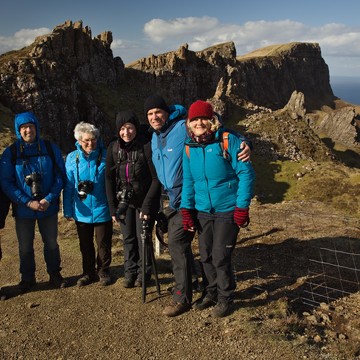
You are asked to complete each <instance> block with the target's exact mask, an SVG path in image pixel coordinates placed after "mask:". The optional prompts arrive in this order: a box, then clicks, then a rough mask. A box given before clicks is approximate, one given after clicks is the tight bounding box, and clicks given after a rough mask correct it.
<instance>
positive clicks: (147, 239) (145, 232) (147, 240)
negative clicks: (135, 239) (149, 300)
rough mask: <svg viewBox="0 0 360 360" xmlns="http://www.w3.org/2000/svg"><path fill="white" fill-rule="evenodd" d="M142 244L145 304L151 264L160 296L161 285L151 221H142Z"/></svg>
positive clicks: (143, 299) (143, 297)
mask: <svg viewBox="0 0 360 360" xmlns="http://www.w3.org/2000/svg"><path fill="white" fill-rule="evenodd" d="M141 242H142V280H143V281H142V302H143V303H145V300H146V280H145V276H146V268H147V266H148V265H149V262H148V261H150V262H151V268H152V272H153V273H154V277H155V284H156V290H157V292H158V294H159V296H160V284H159V277H158V273H157V268H156V262H155V255H154V248H153V243H152V239H151V234H150V225H149V221H147V220H143V221H142V232H141ZM148 254H150V259H149V258H148Z"/></svg>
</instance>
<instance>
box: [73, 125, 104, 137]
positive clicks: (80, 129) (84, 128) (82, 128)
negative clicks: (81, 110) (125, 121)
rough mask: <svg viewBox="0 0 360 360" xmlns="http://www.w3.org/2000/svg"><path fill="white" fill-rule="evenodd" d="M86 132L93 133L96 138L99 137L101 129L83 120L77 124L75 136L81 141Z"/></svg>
mask: <svg viewBox="0 0 360 360" xmlns="http://www.w3.org/2000/svg"><path fill="white" fill-rule="evenodd" d="M84 134H91V135H92V136H94V138H95V139H98V138H99V135H100V131H99V129H97V128H96V127H95V126H94V125H93V124H89V123H86V122H84V121H82V122H80V123H78V124H77V125H76V126H75V129H74V137H75V139H76V140H77V141H79V140H82V137H83V135H84Z"/></svg>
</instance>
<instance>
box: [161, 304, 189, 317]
mask: <svg viewBox="0 0 360 360" xmlns="http://www.w3.org/2000/svg"><path fill="white" fill-rule="evenodd" d="M190 309H191V305H190V304H188V303H178V302H175V301H172V302H171V303H170V305H168V306H167V307H166V308H165V309H164V310H163V312H162V313H163V315H165V316H169V317H174V316H178V315H181V314H183V313H185V312H187V311H189V310H190Z"/></svg>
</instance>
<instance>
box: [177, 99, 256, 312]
mask: <svg viewBox="0 0 360 360" xmlns="http://www.w3.org/2000/svg"><path fill="white" fill-rule="evenodd" d="M186 124H187V127H188V132H189V136H190V139H189V140H188V141H187V142H186V146H185V150H184V154H183V179H184V180H183V188H182V194H181V205H180V208H181V212H182V214H183V227H184V230H187V231H195V227H197V229H198V233H199V249H200V258H201V262H202V265H203V269H204V273H205V276H206V283H207V285H206V295H205V297H204V298H203V299H202V300H201V301H200V302H198V303H197V304H195V307H196V308H197V309H199V310H202V309H205V308H207V307H210V306H212V305H215V304H216V306H215V307H214V309H213V316H216V317H223V316H227V315H229V314H230V312H231V310H232V304H233V297H234V290H235V287H236V283H235V279H234V274H233V270H232V265H231V255H232V252H233V250H234V248H235V244H236V239H237V235H238V232H239V227H241V226H246V225H247V224H248V222H249V210H248V209H249V205H250V201H251V198H252V195H253V182H254V178H255V175H254V171H253V168H252V165H251V163H250V162H242V161H238V153H239V151H240V144H241V141H242V140H241V139H240V138H239V137H238V136H236V135H234V134H232V133H231V132H226V136H228V145H227V148H226V149H225V148H224V144H225V143H224V144H223V143H222V137H223V135H224V132H225V131H226V130H225V129H224V128H223V127H222V126H221V123H220V121H219V118H218V116H217V115H216V114H215V113H214V111H213V108H212V106H211V104H210V103H208V102H205V101H200V100H198V101H196V102H195V103H193V104H192V105H191V106H190V108H189V115H188V119H187V122H186Z"/></svg>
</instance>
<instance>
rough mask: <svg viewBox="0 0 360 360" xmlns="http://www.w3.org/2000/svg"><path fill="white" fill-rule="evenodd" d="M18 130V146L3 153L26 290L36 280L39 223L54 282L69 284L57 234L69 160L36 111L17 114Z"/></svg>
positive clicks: (3, 171)
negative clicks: (43, 133)
mask: <svg viewBox="0 0 360 360" xmlns="http://www.w3.org/2000/svg"><path fill="white" fill-rule="evenodd" d="M15 133H16V136H17V140H16V142H15V145H11V146H9V147H7V148H6V149H5V151H4V153H3V155H2V157H1V174H2V178H1V185H2V189H3V191H4V192H5V194H6V195H7V196H8V197H9V198H10V200H11V202H12V210H13V216H14V217H15V228H16V235H17V238H18V243H19V255H20V273H21V281H20V283H19V286H20V290H21V291H22V292H26V291H29V290H30V289H31V288H32V287H33V286H35V284H36V278H35V270H36V267H35V257H34V238H35V224H36V223H37V224H38V227H39V231H40V234H41V237H42V241H43V243H44V257H45V262H46V267H47V272H48V274H49V276H50V280H49V283H50V285H52V286H53V287H57V288H63V287H65V286H66V281H65V280H64V278H63V277H62V276H61V274H60V271H61V267H60V262H61V259H60V251H59V245H58V242H57V236H58V212H59V197H60V193H61V190H62V188H63V178H64V175H65V165H64V160H63V158H62V155H61V152H60V149H59V148H58V146H56V145H55V144H51V143H50V146H51V151H50V150H48V149H49V147H48V146H47V145H46V143H45V141H44V140H43V139H41V138H40V135H39V121H38V119H37V118H36V116H35V115H34V114H33V113H31V112H24V113H20V114H17V115H16V116H15ZM50 152H51V153H52V154H50ZM51 155H52V156H53V157H54V159H52V156H51Z"/></svg>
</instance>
